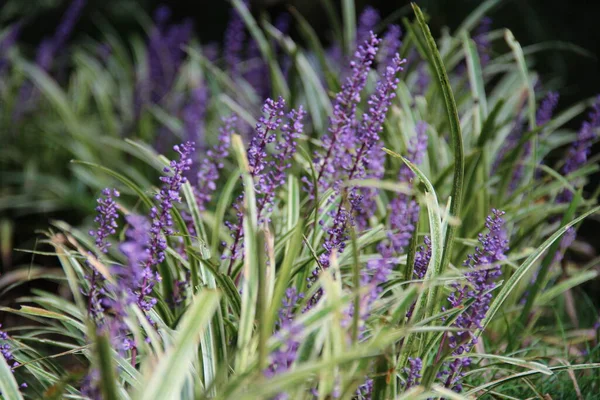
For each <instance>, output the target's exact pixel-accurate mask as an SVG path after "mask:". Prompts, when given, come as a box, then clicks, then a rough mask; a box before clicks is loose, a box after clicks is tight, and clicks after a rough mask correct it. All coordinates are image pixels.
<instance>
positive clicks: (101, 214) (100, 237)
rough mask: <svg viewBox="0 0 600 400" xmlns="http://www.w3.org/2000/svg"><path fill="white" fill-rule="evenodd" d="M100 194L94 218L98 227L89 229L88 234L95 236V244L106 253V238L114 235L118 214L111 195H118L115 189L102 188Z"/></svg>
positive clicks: (108, 244)
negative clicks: (96, 213)
mask: <svg viewBox="0 0 600 400" xmlns="http://www.w3.org/2000/svg"><path fill="white" fill-rule="evenodd" d="M102 195H103V196H104V197H100V198H99V199H98V200H97V201H98V207H96V211H97V212H98V215H97V216H96V218H95V219H94V221H95V222H96V223H97V224H98V229H97V230H96V231H90V232H89V233H90V236H93V237H95V238H96V246H98V249H100V251H101V252H102V253H107V252H108V248H109V247H110V243H109V242H108V241H107V240H106V238H108V236H110V235H114V234H115V233H116V229H117V227H118V225H117V218H118V217H119V214H118V213H117V203H116V202H115V201H114V199H113V197H119V195H120V194H119V192H118V191H117V190H116V189H112V190H111V189H108V188H107V189H104V190H103V191H102Z"/></svg>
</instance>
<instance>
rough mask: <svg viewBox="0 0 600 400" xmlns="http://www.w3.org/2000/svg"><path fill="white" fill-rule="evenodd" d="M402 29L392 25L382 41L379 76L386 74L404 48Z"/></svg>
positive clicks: (378, 55)
mask: <svg viewBox="0 0 600 400" xmlns="http://www.w3.org/2000/svg"><path fill="white" fill-rule="evenodd" d="M401 38H402V29H400V26H398V25H390V26H389V27H388V29H387V31H386V32H385V34H384V35H383V39H382V40H381V49H380V50H379V52H378V53H377V65H378V69H377V70H378V72H379V75H383V74H384V73H385V69H386V68H387V66H388V65H390V64H391V63H392V61H393V59H394V57H395V56H396V53H398V52H399V51H400V47H402V40H401Z"/></svg>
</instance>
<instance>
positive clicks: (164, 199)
mask: <svg viewBox="0 0 600 400" xmlns="http://www.w3.org/2000/svg"><path fill="white" fill-rule="evenodd" d="M173 149H174V150H175V151H176V152H177V153H179V161H175V160H173V161H171V164H170V165H169V167H165V168H164V170H163V171H164V172H165V174H169V175H166V176H163V177H161V178H160V180H161V181H162V182H163V187H162V189H161V190H160V192H159V193H158V194H157V195H156V197H155V199H156V200H158V201H159V203H160V206H159V207H158V208H156V207H152V209H151V210H150V218H151V219H152V228H151V229H150V233H151V236H152V239H151V240H150V260H149V261H148V263H147V264H148V265H149V266H153V265H158V264H160V263H161V262H163V261H164V259H165V254H164V251H165V250H166V248H167V241H166V239H165V238H164V237H163V234H164V236H170V235H172V234H173V228H172V226H173V219H172V217H171V209H173V207H174V203H179V202H181V197H180V195H179V191H180V190H181V186H182V185H183V184H184V183H186V182H187V179H186V178H185V176H184V175H185V172H186V171H188V170H189V169H190V166H191V165H192V159H191V158H190V155H191V154H192V153H193V152H194V144H193V143H192V142H187V143H184V144H181V145H179V146H174V147H173Z"/></svg>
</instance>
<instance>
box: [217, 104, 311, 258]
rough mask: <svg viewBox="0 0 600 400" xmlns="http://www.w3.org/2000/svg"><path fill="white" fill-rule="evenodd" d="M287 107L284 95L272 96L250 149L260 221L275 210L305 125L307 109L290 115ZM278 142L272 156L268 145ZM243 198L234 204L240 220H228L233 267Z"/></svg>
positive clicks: (237, 252)
mask: <svg viewBox="0 0 600 400" xmlns="http://www.w3.org/2000/svg"><path fill="white" fill-rule="evenodd" d="M284 108H285V101H284V100H283V98H281V97H280V98H279V99H278V100H277V101H274V100H272V99H267V100H266V101H265V104H264V106H263V116H261V117H260V119H259V122H258V123H257V124H256V129H255V134H254V136H253V137H252V139H251V141H250V145H249V146H248V150H247V154H248V165H249V169H250V175H251V176H252V178H253V179H254V183H255V190H256V204H257V215H258V222H259V223H262V222H265V221H268V220H269V219H268V214H269V213H270V212H271V211H272V206H273V203H274V199H275V193H276V190H277V188H278V187H280V186H281V185H283V184H284V183H285V180H286V178H285V174H286V170H287V169H288V168H289V167H290V165H291V164H290V161H291V159H292V157H293V155H294V153H295V152H296V140H297V138H298V137H299V136H300V134H301V133H302V130H303V128H304V126H303V124H302V119H303V118H304V115H305V112H304V109H303V108H302V107H300V108H299V109H298V110H297V111H295V110H292V111H291V112H290V113H289V114H287V115H286V114H285V112H284ZM284 117H286V122H285V123H283V120H284ZM282 123H283V125H282ZM280 127H281V132H282V134H281V139H280V140H279V141H277V131H278V130H279V129H280ZM275 142H277V143H276V144H275V154H273V155H271V156H270V155H269V153H268V152H267V145H269V144H271V143H275ZM243 200H244V198H243V194H242V195H241V196H240V198H239V199H238V201H237V202H236V203H235V204H234V209H235V210H236V217H237V222H236V223H231V222H226V225H227V227H228V228H229V229H230V230H231V232H232V233H231V236H232V238H233V243H232V244H231V246H230V251H231V256H230V257H231V263H230V269H231V266H232V265H233V260H234V259H236V258H238V257H239V256H240V255H241V251H240V248H239V247H240V246H241V243H240V241H241V239H242V237H243V227H242V223H243V218H244V213H243V211H242V207H243Z"/></svg>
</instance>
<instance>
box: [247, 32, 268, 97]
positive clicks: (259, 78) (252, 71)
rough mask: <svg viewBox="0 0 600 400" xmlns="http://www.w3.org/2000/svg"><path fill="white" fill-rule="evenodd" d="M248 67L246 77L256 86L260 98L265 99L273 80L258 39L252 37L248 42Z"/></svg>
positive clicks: (255, 89) (253, 86)
mask: <svg viewBox="0 0 600 400" xmlns="http://www.w3.org/2000/svg"><path fill="white" fill-rule="evenodd" d="M247 64H248V68H247V69H246V71H245V72H244V78H245V79H246V81H247V82H248V83H249V84H250V86H252V88H254V91H255V92H256V94H257V95H258V97H259V98H260V99H265V98H267V96H268V95H269V92H270V91H271V80H270V76H269V68H268V66H267V64H266V63H265V62H264V60H263V59H262V53H261V52H260V48H259V47H258V43H257V42H256V40H254V39H251V40H250V43H249V44H248V61H247Z"/></svg>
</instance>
